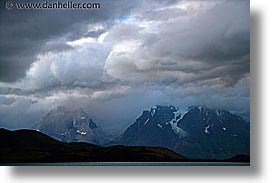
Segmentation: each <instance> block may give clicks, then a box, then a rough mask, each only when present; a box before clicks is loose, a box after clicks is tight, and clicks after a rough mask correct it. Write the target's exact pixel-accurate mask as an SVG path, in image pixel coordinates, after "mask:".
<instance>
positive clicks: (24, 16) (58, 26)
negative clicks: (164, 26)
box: [0, 0, 138, 82]
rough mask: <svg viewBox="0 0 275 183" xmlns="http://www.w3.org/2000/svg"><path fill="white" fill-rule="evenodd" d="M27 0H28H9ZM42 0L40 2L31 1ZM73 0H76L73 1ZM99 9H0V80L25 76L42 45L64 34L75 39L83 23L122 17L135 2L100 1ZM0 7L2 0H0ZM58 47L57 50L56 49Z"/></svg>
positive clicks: (83, 28) (81, 29)
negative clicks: (0, 0)
mask: <svg viewBox="0 0 275 183" xmlns="http://www.w3.org/2000/svg"><path fill="white" fill-rule="evenodd" d="M13 2H14V3H16V2H30V1H27V0H25V1H22V0H20V1H19V0H18V1H13ZM35 2H44V1H35ZM75 2H76V1H75ZM100 3H101V9H100V10H86V11H85V10H6V9H5V8H1V11H0V27H1V29H0V40H1V43H0V81H3V82H12V81H15V80H17V79H19V78H22V77H23V76H24V75H25V72H26V70H27V69H28V68H29V67H30V64H31V63H33V62H34V61H35V59H36V55H37V54H38V52H39V51H41V50H44V46H45V45H44V44H45V42H47V41H50V40H52V39H58V38H59V37H61V36H67V39H69V40H70V39H71V40H73V39H77V38H79V37H82V35H83V34H84V33H86V31H87V30H86V28H87V27H86V26H85V25H87V24H91V23H95V22H101V21H105V22H108V20H111V19H113V18H115V17H119V16H124V15H125V14H127V13H128V12H129V11H130V10H131V9H132V8H133V7H135V6H136V5H137V3H138V2H136V1H126V0H119V1H108V0H103V1H100ZM1 6H2V7H4V2H2V3H1ZM59 48H60V47H58V48H57V49H59Z"/></svg>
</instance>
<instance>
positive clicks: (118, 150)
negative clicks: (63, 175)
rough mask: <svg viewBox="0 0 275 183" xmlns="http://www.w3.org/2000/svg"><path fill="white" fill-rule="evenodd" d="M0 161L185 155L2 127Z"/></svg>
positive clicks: (158, 159)
mask: <svg viewBox="0 0 275 183" xmlns="http://www.w3.org/2000/svg"><path fill="white" fill-rule="evenodd" d="M0 149H1V151H0V162H1V163H19V162H22V163H23V162H181V161H187V159H186V158H184V157H183V156H181V155H179V154H177V153H174V152H173V151H171V150H169V149H166V148H161V147H135V146H134V147H127V146H111V147H100V146H96V145H92V144H88V143H83V142H78V143H63V142H60V141H57V140H55V139H53V138H51V137H49V136H47V135H45V134H42V133H40V132H37V131H33V130H17V131H9V130H5V129H0Z"/></svg>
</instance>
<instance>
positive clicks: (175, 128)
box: [110, 106, 250, 159]
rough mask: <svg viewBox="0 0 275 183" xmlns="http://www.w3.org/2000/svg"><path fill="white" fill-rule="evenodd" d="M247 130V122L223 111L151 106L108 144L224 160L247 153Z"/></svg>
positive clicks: (248, 146)
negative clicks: (142, 147) (148, 147)
mask: <svg viewBox="0 0 275 183" xmlns="http://www.w3.org/2000/svg"><path fill="white" fill-rule="evenodd" d="M249 131H250V130H249V123H248V122H246V121H244V120H243V119H242V118H241V117H239V116H237V115H234V114H232V113H230V112H228V111H225V110H211V109H207V108H204V107H200V106H194V107H189V108H188V109H187V111H184V112H181V111H179V109H177V108H176V107H173V106H155V107H153V108H151V110H144V111H143V113H142V114H141V116H140V117H139V118H138V119H137V120H136V121H135V122H134V123H133V124H132V125H131V126H130V127H129V128H127V129H126V131H125V132H124V133H123V134H122V135H121V136H119V137H118V138H116V139H115V140H114V141H113V142H111V143H110V144H111V145H114V144H122V145H127V146H136V145H138V146H161V147H166V148H169V149H171V150H173V151H175V152H177V153H179V154H181V155H183V156H185V157H187V158H190V159H227V158H230V157H232V156H235V155H237V154H246V155H249V154H250V153H249V151H250V145H249V143H250V132H249Z"/></svg>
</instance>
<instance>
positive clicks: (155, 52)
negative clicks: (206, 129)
mask: <svg viewBox="0 0 275 183" xmlns="http://www.w3.org/2000/svg"><path fill="white" fill-rule="evenodd" d="M102 3H103V4H102V5H101V7H103V8H102V9H100V10H96V11H95V10H93V11H91V12H85V11H77V12H74V11H66V12H65V13H64V14H63V11H53V13H48V12H41V11H30V12H23V13H22V12H16V13H15V14H10V13H9V12H1V16H0V17H5V20H6V21H1V27H2V25H3V26H5V27H6V30H5V31H2V30H1V32H0V37H1V40H3V41H2V42H1V44H0V47H1V51H0V65H1V67H0V68H1V72H0V73H1V74H0V81H1V82H0V109H1V110H0V111H3V112H1V113H0V116H1V117H2V121H0V124H1V125H2V126H9V125H10V127H18V126H20V127H22V126H27V125H30V124H31V123H34V121H36V120H39V117H41V115H43V114H44V113H45V112H46V111H48V110H50V109H51V108H53V107H55V106H58V105H67V106H71V107H79V106H84V108H86V110H88V111H89V112H90V113H91V114H93V115H94V117H95V118H97V119H98V121H100V122H102V123H103V124H110V123H112V124H113V123H115V124H116V125H117V126H123V125H126V124H129V123H131V122H132V121H131V120H133V119H135V118H136V117H137V115H138V113H139V112H140V110H142V109H144V108H148V107H150V106H152V105H156V104H172V105H177V106H180V107H182V108H183V107H186V106H188V105H206V106H209V107H213V108H223V109H228V110H231V111H238V112H245V111H247V110H249V100H250V99H249V82H250V76H249V72H250V71H249V64H250V57H249V54H250V49H249V47H250V46H249V45H250V38H249V1H246V0H244V1H215V0H209V1H204V0H201V1H197V0H196V1H195V0H190V1H186V0H183V1H168V0H166V1H165V0H164V1H161V0H144V1H140V2H139V3H137V2H129V1H124V0H119V1H115V2H113V1H112V2H109V1H108V2H105V1H103V2H102ZM66 16H68V17H72V18H65V17H66ZM11 20H13V21H11ZM19 22H20V23H19ZM14 35H15V36H14ZM15 53H16V54H15ZM17 108H24V109H26V111H21V112H19V111H18V110H17ZM15 111H16V112H15ZM126 111H127V115H126V114H125V112H126ZM15 113H16V115H21V114H22V115H24V116H26V119H25V122H18V123H19V124H18V123H15V122H14V121H17V120H18V119H17V118H14V119H12V117H11V116H16V115H15ZM17 113H18V114H17ZM118 114H120V115H118ZM36 118H37V119H36ZM30 119H31V120H30ZM21 121H22V120H21ZM26 121H28V122H26ZM11 124H12V125H11ZM116 125H115V126H116Z"/></svg>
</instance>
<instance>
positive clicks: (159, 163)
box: [2, 162, 250, 166]
mask: <svg viewBox="0 0 275 183" xmlns="http://www.w3.org/2000/svg"><path fill="white" fill-rule="evenodd" d="M2 165H3V164H2ZM5 165H8V166H250V163H243V162H65V163H11V164H5Z"/></svg>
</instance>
